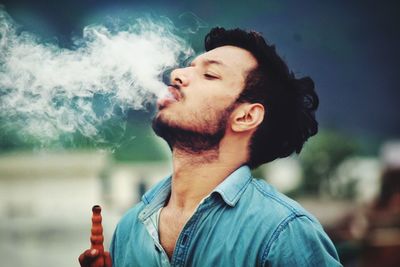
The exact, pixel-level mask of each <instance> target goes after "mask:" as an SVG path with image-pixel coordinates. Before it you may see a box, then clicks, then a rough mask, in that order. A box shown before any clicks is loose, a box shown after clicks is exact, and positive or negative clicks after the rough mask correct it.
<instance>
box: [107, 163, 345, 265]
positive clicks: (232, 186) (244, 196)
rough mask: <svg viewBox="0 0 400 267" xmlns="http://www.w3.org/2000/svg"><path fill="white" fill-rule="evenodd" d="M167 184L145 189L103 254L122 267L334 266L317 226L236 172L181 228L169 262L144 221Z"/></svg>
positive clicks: (331, 251)
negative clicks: (108, 255) (105, 253)
mask: <svg viewBox="0 0 400 267" xmlns="http://www.w3.org/2000/svg"><path fill="white" fill-rule="evenodd" d="M170 192H171V177H167V178H166V179H164V180H162V181H161V182H160V183H158V184H157V185H156V186H155V187H153V188H152V189H150V190H149V191H148V192H147V193H146V194H144V196H143V197H142V201H141V202H140V203H139V204H137V205H136V206H135V207H134V208H132V209H131V210H129V211H128V212H127V213H126V214H125V215H124V216H123V218H122V219H121V221H120V222H119V223H118V225H117V228H116V230H115V233H114V236H113V240H112V243H111V247H110V252H111V257H112V261H113V267H122V266H130V267H135V266H145V267H149V266H202V267H203V266H319V267H320V266H341V264H340V263H339V259H338V255H337V252H336V250H335V247H334V246H333V244H332V242H331V240H330V239H329V238H328V236H327V235H326V233H325V232H324V230H323V229H322V226H321V225H320V223H319V222H318V221H317V219H315V218H314V217H313V216H312V215H311V214H309V213H308V212H307V211H305V210H304V209H303V208H302V207H301V206H300V205H299V204H298V203H297V202H295V201H294V200H291V199H289V198H288V197H286V196H284V195H282V194H281V193H279V192H277V191H276V190H275V189H274V188H273V187H272V186H271V185H269V184H267V183H266V182H264V181H262V180H256V179H254V178H253V177H252V175H251V172H250V169H249V167H247V166H242V167H240V168H239V169H237V170H236V171H234V172H233V173H232V174H231V175H229V176H228V177H227V178H226V179H225V180H224V181H223V182H222V183H220V184H219V185H218V186H217V187H216V188H215V189H214V190H213V191H212V193H211V194H210V195H209V196H208V197H206V198H205V199H204V200H203V201H202V202H201V203H200V204H199V206H198V207H197V209H196V211H195V212H194V214H193V215H192V217H191V218H190V219H189V220H188V222H187V223H186V224H185V226H184V227H183V229H182V231H181V233H180V235H179V237H178V239H177V241H176V244H175V250H174V252H173V255H172V258H171V260H169V259H168V256H167V254H166V253H165V251H164V249H163V248H162V246H161V244H160V241H159V237H158V230H157V229H156V226H155V225H154V223H153V221H152V219H151V216H152V215H153V214H154V212H157V211H158V210H159V209H160V208H161V207H163V206H164V204H165V201H166V200H167V199H168V197H169V195H170Z"/></svg>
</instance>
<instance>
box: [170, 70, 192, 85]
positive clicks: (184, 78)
mask: <svg viewBox="0 0 400 267" xmlns="http://www.w3.org/2000/svg"><path fill="white" fill-rule="evenodd" d="M171 82H173V83H176V84H178V85H179V86H187V85H188V84H189V76H188V73H187V70H186V68H180V69H174V70H173V71H172V72H171Z"/></svg>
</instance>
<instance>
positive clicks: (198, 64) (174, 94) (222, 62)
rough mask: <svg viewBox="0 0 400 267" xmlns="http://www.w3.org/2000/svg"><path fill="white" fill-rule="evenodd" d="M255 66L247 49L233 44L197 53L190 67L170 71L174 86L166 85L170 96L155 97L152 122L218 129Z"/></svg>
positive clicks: (188, 128) (201, 131)
mask: <svg viewBox="0 0 400 267" xmlns="http://www.w3.org/2000/svg"><path fill="white" fill-rule="evenodd" d="M256 66H257V62H256V60H255V58H254V57H253V56H252V55H251V54H250V52H248V51H246V50H244V49H241V48H238V47H234V46H222V47H218V48H216V49H213V50H210V51H208V52H207V53H204V54H202V55H200V56H198V57H197V58H196V59H195V60H193V61H192V62H191V64H190V66H188V67H186V68H181V69H175V70H174V71H173V72H172V73H171V83H172V84H173V85H175V86H176V87H172V86H170V87H169V88H168V90H169V91H170V92H171V96H167V97H164V98H161V99H159V100H158V102H157V104H158V108H159V112H158V114H157V115H156V118H155V121H156V122H161V123H163V124H165V125H168V126H169V127H172V128H179V129H182V130H184V131H187V132H191V133H193V134H196V133H199V134H206V135H213V134H215V133H216V132H218V131H221V129H220V128H221V126H223V127H225V126H226V120H227V119H228V116H229V114H227V109H229V108H230V107H232V105H233V104H234V102H235V100H236V99H237V97H238V96H239V94H240V93H241V92H242V90H243V88H244V85H245V79H246V77H247V74H248V73H249V71H251V70H252V69H254V68H255V67H256ZM230 111H231V110H229V113H230ZM221 120H225V125H224V122H223V121H221ZM222 130H223V131H225V129H222ZM167 141H168V140H167Z"/></svg>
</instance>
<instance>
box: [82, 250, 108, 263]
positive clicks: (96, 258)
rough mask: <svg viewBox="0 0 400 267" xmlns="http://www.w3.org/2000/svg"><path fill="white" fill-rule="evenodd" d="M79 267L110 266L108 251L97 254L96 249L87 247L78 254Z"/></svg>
mask: <svg viewBox="0 0 400 267" xmlns="http://www.w3.org/2000/svg"><path fill="white" fill-rule="evenodd" d="M79 263H80V264H81V267H112V264H111V257H110V253H108V252H107V251H104V254H103V256H101V255H99V251H98V250H97V249H87V250H85V252H83V253H82V254H81V255H80V256H79Z"/></svg>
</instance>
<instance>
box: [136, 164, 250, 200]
mask: <svg viewBox="0 0 400 267" xmlns="http://www.w3.org/2000/svg"><path fill="white" fill-rule="evenodd" d="M251 177H252V176H251V171H250V168H249V167H248V166H247V165H243V166H241V167H239V168H238V169H236V170H235V171H234V172H232V173H231V174H230V175H228V176H227V177H226V178H225V179H224V181H222V183H220V184H219V185H218V186H217V187H216V188H215V189H214V190H213V191H212V192H211V193H213V192H216V193H218V194H220V195H221V197H222V199H223V200H224V201H225V203H226V204H228V205H229V206H232V207H233V206H235V205H236V203H237V202H238V200H239V199H240V196H241V195H242V193H243V192H244V189H245V188H246V186H247V185H248V183H249V182H250V181H251ZM170 192H171V176H168V177H166V178H164V180H162V181H161V182H160V183H159V184H158V185H156V186H155V187H153V188H152V189H150V190H149V191H147V192H146V193H145V194H144V195H143V197H142V201H143V202H144V203H145V204H146V205H147V204H150V203H151V202H153V200H157V201H156V202H157V204H156V205H157V206H158V205H159V204H160V203H159V202H163V201H165V200H166V198H167V197H168V196H169V194H170ZM152 204H153V203H152Z"/></svg>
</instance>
